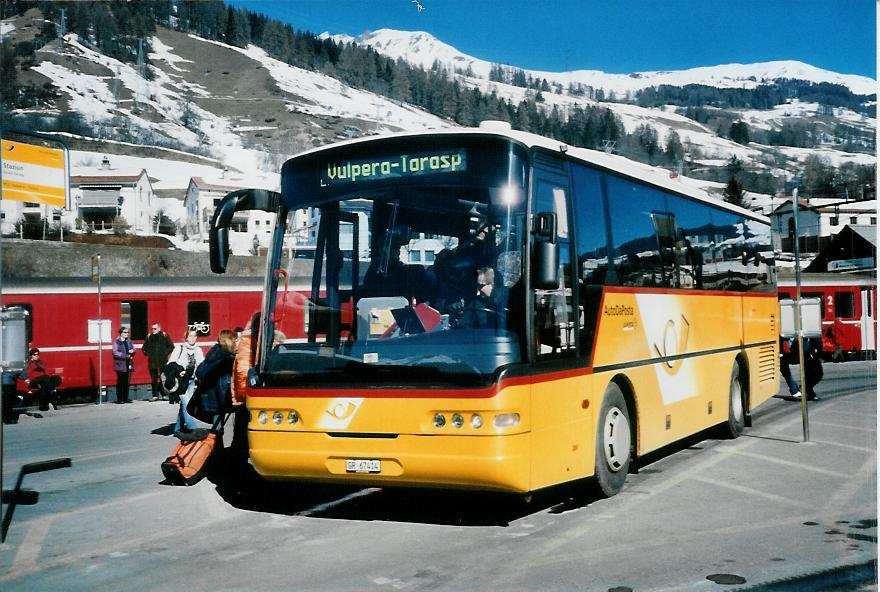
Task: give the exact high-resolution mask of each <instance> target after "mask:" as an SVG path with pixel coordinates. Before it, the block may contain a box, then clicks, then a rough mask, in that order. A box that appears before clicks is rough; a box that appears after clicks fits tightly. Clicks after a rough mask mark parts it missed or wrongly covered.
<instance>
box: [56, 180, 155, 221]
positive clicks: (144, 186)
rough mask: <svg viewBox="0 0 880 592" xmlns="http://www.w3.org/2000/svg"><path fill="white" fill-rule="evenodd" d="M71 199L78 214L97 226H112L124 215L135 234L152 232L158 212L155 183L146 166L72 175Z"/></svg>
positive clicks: (79, 217) (77, 215)
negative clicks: (155, 200) (136, 168)
mask: <svg viewBox="0 0 880 592" xmlns="http://www.w3.org/2000/svg"><path fill="white" fill-rule="evenodd" d="M70 192H71V198H72V199H71V201H72V203H73V211H74V212H75V217H76V218H78V219H80V220H82V221H83V222H85V223H87V224H94V226H95V227H96V228H99V227H101V225H105V226H106V227H109V226H110V225H112V224H113V221H114V220H115V219H116V218H118V217H122V218H124V219H125V222H126V223H127V224H128V225H129V226H130V231H131V232H133V233H138V234H140V233H145V232H149V231H150V228H151V225H152V220H153V216H154V214H155V212H154V211H153V208H154V194H153V185H152V181H151V179H150V177H149V176H148V175H147V171H146V169H140V170H138V171H134V170H132V171H123V170H111V169H109V167H108V168H106V169H104V170H102V171H101V172H97V173H91V174H85V175H72V176H71V177H70Z"/></svg>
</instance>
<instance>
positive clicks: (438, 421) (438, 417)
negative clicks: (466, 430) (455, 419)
mask: <svg viewBox="0 0 880 592" xmlns="http://www.w3.org/2000/svg"><path fill="white" fill-rule="evenodd" d="M445 425H446V416H445V415H443V414H442V413H435V414H434V427H435V428H442V427H443V426H445Z"/></svg>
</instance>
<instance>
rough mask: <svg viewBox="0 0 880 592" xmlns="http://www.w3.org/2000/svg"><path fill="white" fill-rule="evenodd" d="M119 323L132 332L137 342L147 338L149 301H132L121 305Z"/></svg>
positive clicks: (132, 336)
mask: <svg viewBox="0 0 880 592" xmlns="http://www.w3.org/2000/svg"><path fill="white" fill-rule="evenodd" d="M119 323H120V324H121V325H125V326H126V327H128V328H129V329H130V330H131V338H132V339H135V340H140V339H146V338H147V301H146V300H130V301H128V302H122V303H120V310H119Z"/></svg>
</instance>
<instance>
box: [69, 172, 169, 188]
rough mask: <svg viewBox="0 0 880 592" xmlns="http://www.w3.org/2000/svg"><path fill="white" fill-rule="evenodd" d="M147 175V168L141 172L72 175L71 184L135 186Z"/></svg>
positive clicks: (77, 185)
mask: <svg viewBox="0 0 880 592" xmlns="http://www.w3.org/2000/svg"><path fill="white" fill-rule="evenodd" d="M145 175H147V170H146V169H141V170H140V172H137V173H132V172H128V171H127V172H126V173H121V172H117V173H112V174H110V173H108V174H106V175H102V174H92V175H71V176H70V185H71V186H74V187H81V186H83V185H123V186H126V185H127V186H133V185H137V183H138V181H140V178H141V177H143V176H145ZM147 180H148V181H152V179H150V177H149V176H147Z"/></svg>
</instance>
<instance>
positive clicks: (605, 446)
mask: <svg viewBox="0 0 880 592" xmlns="http://www.w3.org/2000/svg"><path fill="white" fill-rule="evenodd" d="M631 460H632V430H631V428H630V419H629V409H628V408H627V406H626V400H625V399H624V398H623V393H622V392H621V391H620V387H619V386H617V385H616V384H614V383H611V384H610V385H608V388H607V390H606V391H605V397H604V399H603V400H602V408H601V409H600V411H599V424H598V426H597V430H596V482H597V484H598V486H599V491H600V492H601V493H602V495H604V496H605V497H611V496H612V495H614V494H616V493H617V492H619V491H620V490H621V489H622V488H623V483H624V481H626V474H627V472H629V464H630V462H631Z"/></svg>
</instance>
